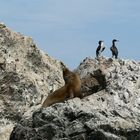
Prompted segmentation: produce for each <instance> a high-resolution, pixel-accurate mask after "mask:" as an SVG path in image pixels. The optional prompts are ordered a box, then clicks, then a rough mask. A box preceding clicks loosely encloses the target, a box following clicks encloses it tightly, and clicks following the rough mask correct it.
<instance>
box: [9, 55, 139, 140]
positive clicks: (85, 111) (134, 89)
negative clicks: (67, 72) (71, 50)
mask: <svg viewBox="0 0 140 140" xmlns="http://www.w3.org/2000/svg"><path fill="white" fill-rule="evenodd" d="M104 68H105V69H104ZM75 72H77V73H79V74H80V76H81V80H82V81H84V82H83V88H82V91H83V93H84V96H85V97H84V98H83V99H79V98H74V99H71V100H67V101H65V102H64V103H57V104H54V105H52V106H51V107H48V108H46V109H45V108H40V109H39V110H38V111H35V112H34V113H33V116H32V123H30V125H28V123H27V122H28V121H29V120H28V121H27V120H26V121H27V122H26V121H21V122H20V124H18V125H16V127H15V128H14V130H13V132H12V134H11V139H10V140H28V139H39V140H56V139H58V140H139V139H140V119H139V116H140V80H139V78H140V63H139V62H135V61H130V60H122V59H119V60H114V59H107V58H102V61H101V62H100V63H99V62H98V61H97V60H95V59H91V58H86V59H85V60H84V61H83V62H82V63H81V64H80V65H79V67H78V68H77V69H76V70H75ZM87 77H88V78H90V80H88V78H87ZM97 77H98V78H97ZM103 77H104V78H103ZM85 79H87V82H85ZM99 79H100V80H99ZM99 81H100V82H99ZM84 83H85V84H84ZM100 83H102V84H101V85H100ZM94 86H95V87H96V89H95V88H94ZM87 95H88V96H87ZM22 137H23V139H22Z"/></svg>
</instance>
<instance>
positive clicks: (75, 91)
mask: <svg viewBox="0 0 140 140" xmlns="http://www.w3.org/2000/svg"><path fill="white" fill-rule="evenodd" d="M63 78H64V81H65V85H64V86H63V87H61V88H59V89H58V90H56V91H54V92H53V93H52V94H50V95H48V97H47V98H46V100H45V101H44V103H43V105H42V107H48V106H50V105H52V104H54V103H58V102H63V101H64V100H66V99H69V98H74V97H80V98H81V92H80V89H81V80H80V78H79V76H78V75H77V74H76V73H74V72H72V71H70V70H68V69H67V68H66V67H65V68H63Z"/></svg>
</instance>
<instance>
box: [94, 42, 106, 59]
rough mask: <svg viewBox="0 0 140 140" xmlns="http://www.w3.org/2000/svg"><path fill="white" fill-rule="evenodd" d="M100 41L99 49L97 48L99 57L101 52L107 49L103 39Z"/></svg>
mask: <svg viewBox="0 0 140 140" xmlns="http://www.w3.org/2000/svg"><path fill="white" fill-rule="evenodd" d="M98 43H99V45H98V47H97V49H96V57H97V58H98V57H99V56H100V55H101V52H103V51H104V49H105V47H104V43H103V41H102V40H100V41H99V42H98Z"/></svg>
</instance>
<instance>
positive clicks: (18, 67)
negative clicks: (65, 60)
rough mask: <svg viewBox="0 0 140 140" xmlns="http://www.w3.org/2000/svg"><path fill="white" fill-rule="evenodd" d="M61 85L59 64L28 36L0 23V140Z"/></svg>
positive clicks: (4, 138)
mask: <svg viewBox="0 0 140 140" xmlns="http://www.w3.org/2000/svg"><path fill="white" fill-rule="evenodd" d="M63 84H64V81H63V79H62V70H61V64H60V62H59V61H58V60H55V59H53V58H51V57H50V56H48V55H47V54H45V53H43V52H42V51H40V50H39V49H38V47H37V45H36V44H35V43H34V42H33V40H32V38H31V37H27V36H24V35H22V34H20V33H17V32H13V31H12V30H11V29H9V28H8V27H6V26H5V25H4V24H0V139H1V140H8V139H9V135H10V133H11V131H12V129H13V126H14V125H15V124H16V123H17V122H19V121H20V120H21V119H27V118H31V116H32V113H33V112H34V111H35V110H37V109H38V108H39V107H40V105H41V103H42V101H43V100H44V99H45V98H46V97H47V95H48V93H50V92H53V91H54V90H56V89H57V88H59V87H61V86H62V85H63Z"/></svg>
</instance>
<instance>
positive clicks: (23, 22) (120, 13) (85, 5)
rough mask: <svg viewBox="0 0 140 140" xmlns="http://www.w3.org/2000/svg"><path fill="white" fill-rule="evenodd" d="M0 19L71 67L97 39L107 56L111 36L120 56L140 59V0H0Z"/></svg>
mask: <svg viewBox="0 0 140 140" xmlns="http://www.w3.org/2000/svg"><path fill="white" fill-rule="evenodd" d="M0 21H1V22H4V23H5V24H6V25H7V26H8V27H10V28H11V29H12V30H14V31H17V32H21V33H23V34H24V35H26V36H32V37H33V39H34V41H35V42H36V43H37V45H38V47H39V48H41V49H42V50H43V51H45V52H46V53H47V54H49V55H50V56H52V57H54V58H56V59H59V60H62V61H63V62H64V63H65V64H66V65H67V66H69V67H70V68H72V69H73V68H76V67H77V66H78V65H79V63H80V62H81V61H82V60H83V59H84V58H85V57H89V56H90V57H93V58H94V57H95V50H96V47H97V46H98V41H99V40H104V42H105V47H106V49H105V51H104V53H103V55H105V56H107V57H110V56H111V52H110V49H109V48H110V46H111V42H112V39H114V38H116V39H118V40H119V42H118V43H117V47H118V49H119V57H120V58H126V59H135V60H140V54H139V53H140V44H139V41H140V0H133V1H132V0H1V3H0Z"/></svg>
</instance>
